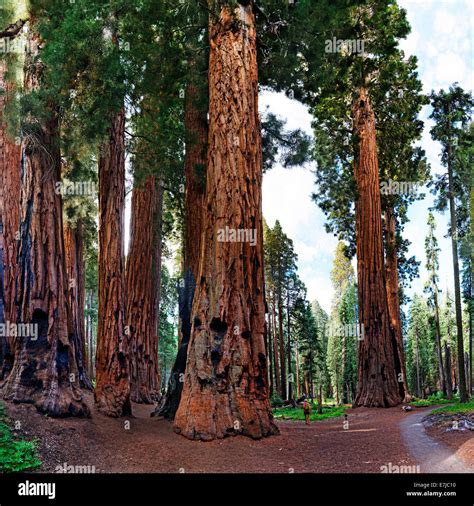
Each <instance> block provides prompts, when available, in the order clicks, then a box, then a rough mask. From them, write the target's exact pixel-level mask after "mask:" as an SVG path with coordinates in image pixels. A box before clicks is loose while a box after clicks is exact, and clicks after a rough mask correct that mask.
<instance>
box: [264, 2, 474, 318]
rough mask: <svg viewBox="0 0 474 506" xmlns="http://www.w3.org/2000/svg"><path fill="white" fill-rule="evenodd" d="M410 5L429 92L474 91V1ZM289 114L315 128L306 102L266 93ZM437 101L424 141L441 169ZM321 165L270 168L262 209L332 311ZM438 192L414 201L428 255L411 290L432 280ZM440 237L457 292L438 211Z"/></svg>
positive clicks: (312, 295) (410, 227)
mask: <svg viewBox="0 0 474 506" xmlns="http://www.w3.org/2000/svg"><path fill="white" fill-rule="evenodd" d="M399 4H400V5H401V6H402V7H403V8H405V9H406V10H407V14H408V19H409V21H410V24H411V27H412V32H411V34H410V35H409V36H408V37H407V39H406V40H404V41H401V44H400V46H401V48H402V49H403V50H404V51H405V53H406V54H407V55H410V54H414V55H416V56H417V57H418V65H419V76H420V79H421V81H422V82H423V85H424V92H426V93H429V92H430V91H431V90H432V89H434V90H436V91H438V90H439V89H440V88H445V89H446V88H448V87H449V85H450V84H452V83H454V82H458V83H459V85H460V86H462V87H463V88H464V89H465V90H472V89H473V84H474V79H473V77H474V76H473V66H472V64H473V59H474V53H473V42H474V40H473V37H474V31H473V27H474V1H473V0H399ZM267 105H268V106H269V107H270V110H271V111H272V112H273V113H275V114H277V115H279V116H281V117H283V118H286V119H287V121H288V127H289V128H302V129H303V130H305V131H306V132H308V133H311V116H310V114H309V113H308V111H307V110H306V108H305V107H304V106H302V105H301V104H299V103H297V102H295V101H292V100H289V99H288V98H287V97H285V96H284V95H281V94H275V93H269V92H265V91H264V92H263V93H262V94H261V97H260V108H261V110H262V111H263V110H264V109H265V107H266V106H267ZM429 114H430V107H429V106H426V107H425V108H424V109H423V111H422V114H421V118H422V119H423V120H424V121H425V130H424V134H423V137H422V140H421V142H420V144H421V146H422V147H423V148H424V150H425V151H426V155H427V158H428V161H429V163H430V165H431V170H432V172H433V173H439V172H441V171H442V168H441V166H440V162H439V153H440V146H439V144H438V143H437V142H434V141H432V140H431V137H430V134H429V130H430V128H431V126H432V123H431V121H430V120H428V119H427V118H428V116H429ZM312 169H314V167H311V166H309V167H306V168H303V167H300V168H295V169H290V170H288V169H283V168H282V167H278V166H277V167H275V168H274V169H272V170H271V171H270V172H268V173H267V174H265V176H264V180H263V214H264V216H265V219H266V220H267V222H268V223H269V225H271V226H273V224H274V222H275V220H277V219H278V220H280V222H281V224H282V227H283V230H284V231H285V232H286V234H287V235H288V236H289V237H290V238H291V239H293V241H294V245H295V250H296V253H297V254H298V267H299V275H300V277H301V279H302V280H303V281H304V283H305V284H306V286H307V288H308V297H309V299H310V300H313V299H318V301H319V302H320V304H321V305H322V306H323V307H324V308H325V309H326V311H329V310H330V307H331V299H332V294H333V290H332V287H331V281H330V270H331V266H332V261H333V256H334V251H335V248H336V244H337V240H336V238H335V237H333V236H332V235H329V234H327V233H326V232H325V229H324V222H325V218H324V215H323V213H322V212H321V211H320V210H319V209H318V208H317V206H316V205H315V204H314V203H313V202H312V201H311V193H313V192H316V191H317V187H316V186H315V185H314V175H313V174H312V173H311V170H312ZM432 204H433V196H432V195H431V194H430V193H429V192H425V199H424V200H422V201H419V202H416V203H415V204H413V205H412V206H411V207H410V210H409V218H410V222H409V223H407V224H406V226H405V231H404V237H405V238H407V239H409V240H410V241H411V242H412V245H411V247H410V250H409V255H415V256H416V258H417V260H419V261H420V260H421V265H420V278H418V279H416V280H414V282H413V283H412V287H411V289H410V290H409V291H408V295H413V293H414V292H421V291H422V290H423V285H424V283H425V281H426V270H425V268H424V262H425V257H424V238H425V236H426V234H427V226H426V220H427V216H428V208H429V207H430V206H431V205H432ZM435 216H436V219H437V237H438V241H439V245H440V248H441V253H440V271H439V275H440V287H441V288H442V289H443V291H445V289H446V288H449V290H451V291H452V287H453V275H452V258H451V243H450V240H449V239H447V238H445V237H444V236H445V235H446V232H447V228H448V216H447V213H446V214H445V215H441V214H436V215H435Z"/></svg>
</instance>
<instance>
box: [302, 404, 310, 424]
mask: <svg viewBox="0 0 474 506" xmlns="http://www.w3.org/2000/svg"><path fill="white" fill-rule="evenodd" d="M303 412H304V419H305V420H306V425H309V416H310V415H311V408H310V407H309V402H308V401H304V404H303Z"/></svg>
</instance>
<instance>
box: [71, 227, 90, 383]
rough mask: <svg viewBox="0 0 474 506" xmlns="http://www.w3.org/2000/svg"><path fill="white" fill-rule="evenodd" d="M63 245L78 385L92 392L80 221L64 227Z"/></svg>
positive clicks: (82, 234) (82, 237)
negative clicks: (88, 373) (89, 372)
mask: <svg viewBox="0 0 474 506" xmlns="http://www.w3.org/2000/svg"><path fill="white" fill-rule="evenodd" d="M64 244H65V249H66V271H67V275H68V300H69V307H70V310H71V319H72V321H71V325H72V338H73V340H74V348H75V351H76V363H77V369H78V372H79V384H80V386H81V387H82V388H87V389H89V390H92V384H91V382H90V380H89V378H88V375H87V364H86V335H85V295H86V286H85V265H84V225H83V224H82V222H81V221H79V222H78V223H77V225H76V226H75V227H74V228H73V227H72V226H70V225H66V226H65V228H64Z"/></svg>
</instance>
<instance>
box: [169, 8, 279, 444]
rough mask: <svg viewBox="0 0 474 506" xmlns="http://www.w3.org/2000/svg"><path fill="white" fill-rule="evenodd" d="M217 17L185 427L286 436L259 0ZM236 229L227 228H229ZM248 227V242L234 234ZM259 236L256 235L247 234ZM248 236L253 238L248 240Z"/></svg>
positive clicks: (182, 410) (181, 413) (180, 415)
mask: <svg viewBox="0 0 474 506" xmlns="http://www.w3.org/2000/svg"><path fill="white" fill-rule="evenodd" d="M214 6H218V7H220V9H219V11H220V12H219V17H218V19H212V20H211V22H210V34H209V35H210V59H209V91H210V96H209V98H210V105H209V109H210V123H209V153H208V172H207V195H206V207H205V210H204V232H203V242H202V247H201V251H202V255H201V257H200V266H199V276H198V280H197V288H196V296H195V300H194V304H193V321H192V331H191V338H190V342H189V350H188V361H187V366H186V373H185V377H184V386H183V393H182V397H181V402H180V405H179V408H178V411H177V413H176V418H175V423H174V427H175V430H176V432H178V433H181V434H183V435H184V436H186V437H188V438H191V439H202V440H210V439H214V438H222V437H225V436H227V435H235V434H244V435H247V436H251V437H253V438H261V437H263V436H269V435H271V434H275V433H277V431H278V429H277V427H276V426H275V424H274V423H273V420H272V414H271V410H270V404H269V400H268V386H267V359H266V356H265V340H264V333H265V300H264V293H265V291H264V271H263V227H262V201H261V199H262V192H261V184H262V153H261V132H260V121H259V116H258V77H257V54H256V32H255V21H254V15H253V12H252V7H253V2H245V5H243V2H242V4H239V5H238V7H237V8H236V9H235V10H234V11H231V9H230V7H229V6H228V5H222V2H214V1H212V0H211V7H214ZM226 227H228V228H226ZM230 231H234V234H237V233H239V232H240V234H239V235H240V237H239V238H240V239H241V240H240V241H237V240H236V241H235V242H234V241H232V240H227V239H229V238H231V237H234V239H235V236H232V235H231V233H230ZM250 234H256V236H255V235H254V236H253V237H254V239H255V240H250V241H249V240H248V238H249V235H250ZM242 235H243V236H244V237H242ZM245 236H246V238H247V240H242V239H245Z"/></svg>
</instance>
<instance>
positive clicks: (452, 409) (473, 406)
mask: <svg viewBox="0 0 474 506" xmlns="http://www.w3.org/2000/svg"><path fill="white" fill-rule="evenodd" d="M451 402H453V401H451ZM439 413H447V414H452V415H456V414H458V413H474V399H471V400H470V401H469V402H466V403H464V404H461V403H460V402H456V404H453V405H452V406H444V407H442V408H438V409H435V410H434V411H433V414H439Z"/></svg>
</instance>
